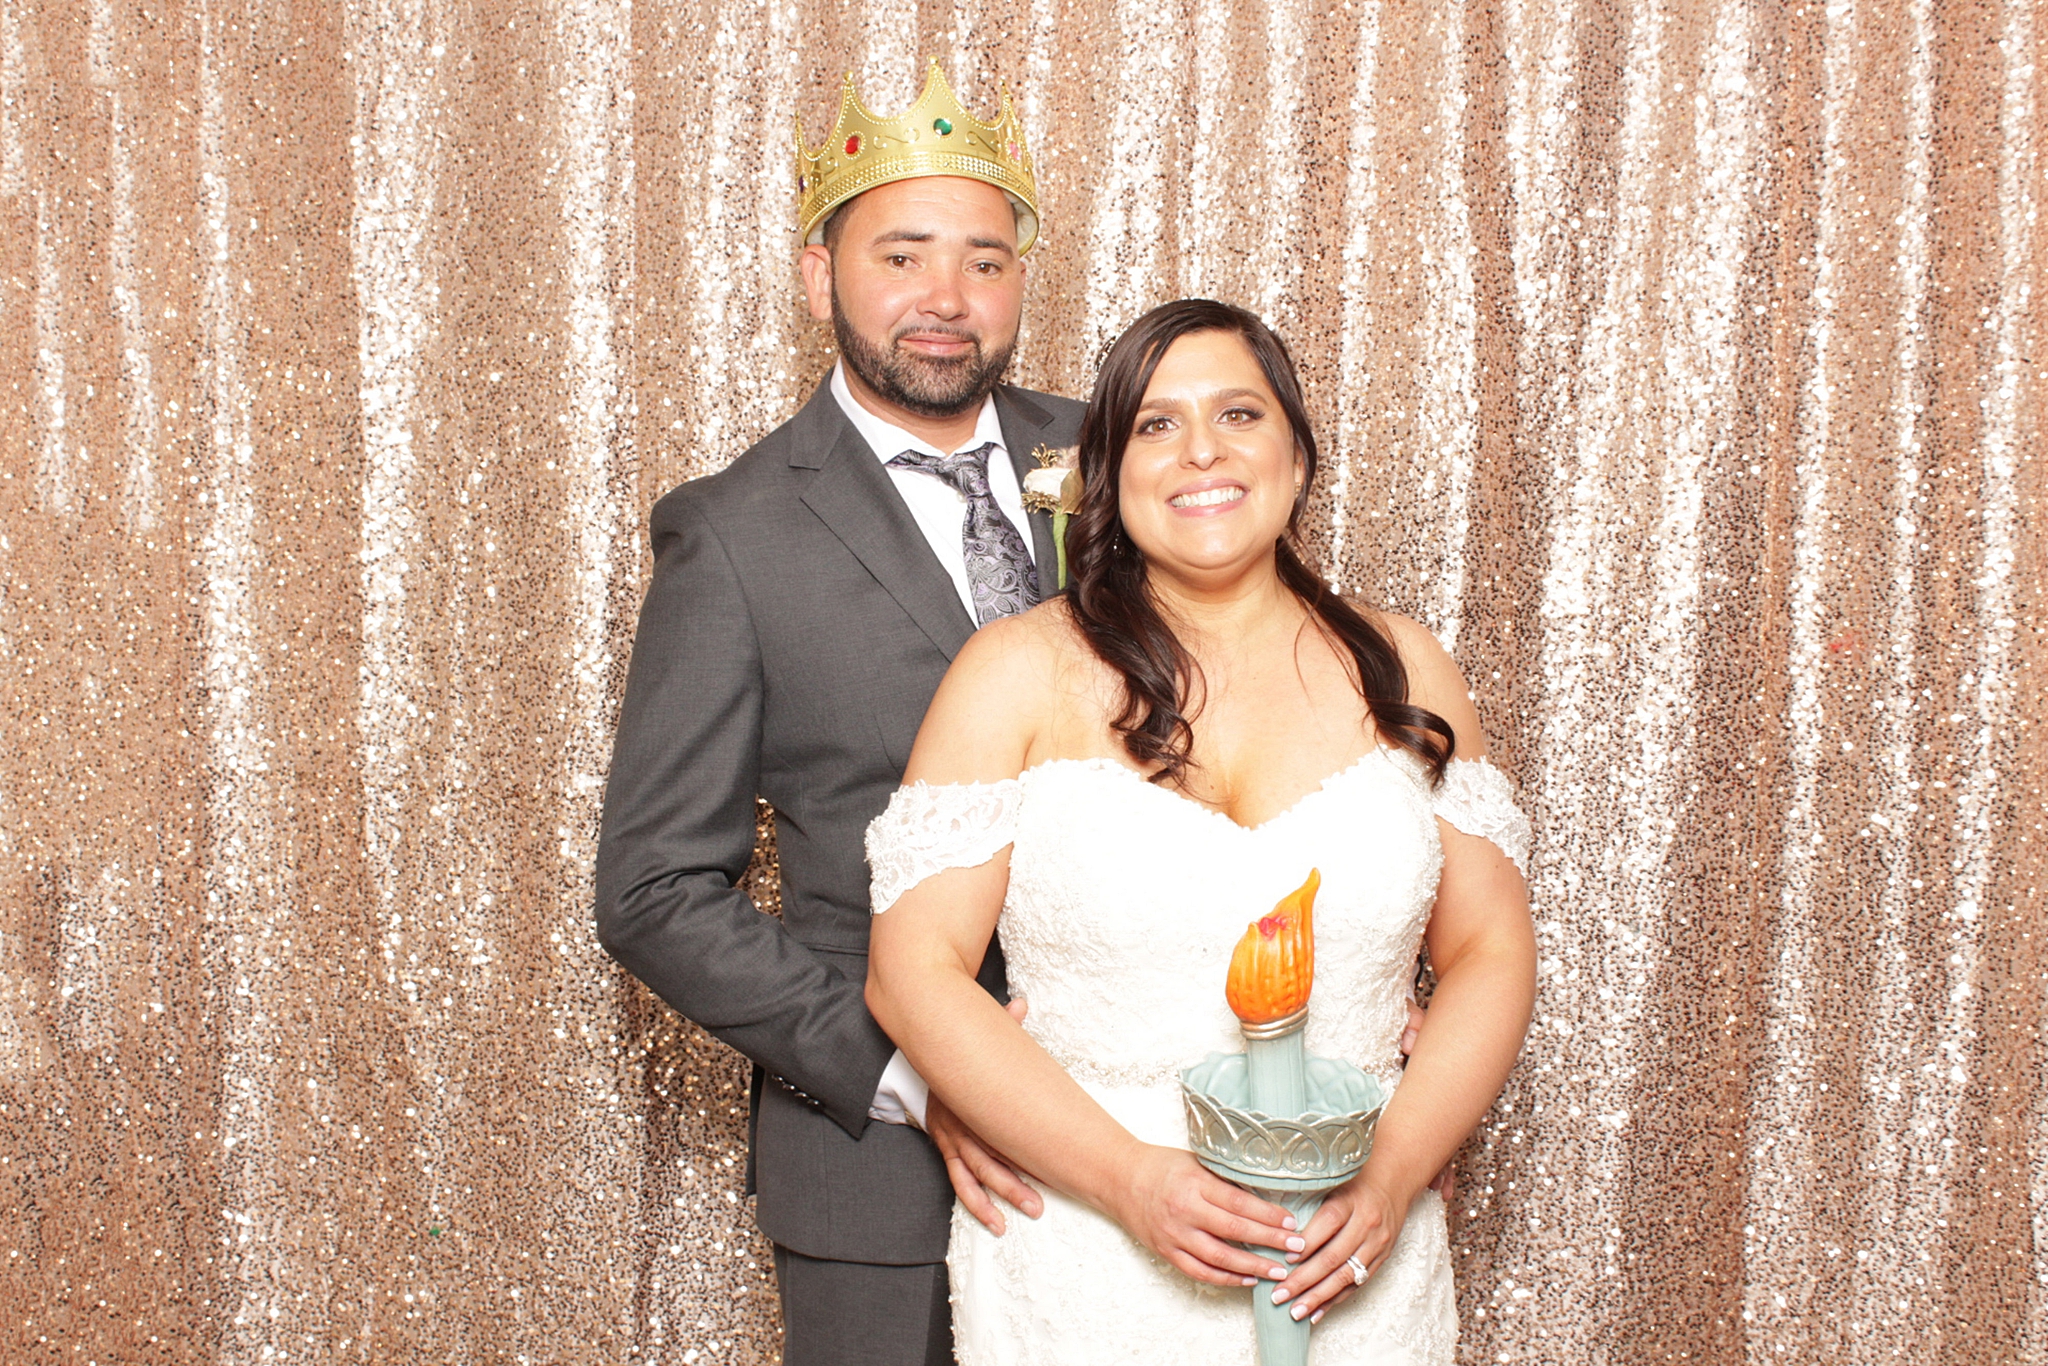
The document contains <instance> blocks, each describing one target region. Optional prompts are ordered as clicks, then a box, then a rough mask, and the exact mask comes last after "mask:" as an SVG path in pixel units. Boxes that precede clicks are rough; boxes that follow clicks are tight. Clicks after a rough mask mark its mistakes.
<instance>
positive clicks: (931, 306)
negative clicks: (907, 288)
mask: <svg viewBox="0 0 2048 1366" xmlns="http://www.w3.org/2000/svg"><path fill="white" fill-rule="evenodd" d="M917 311H918V312H920V313H922V314H924V315H925V316H927V317H931V318H938V319H941V320H943V321H945V322H957V321H959V320H960V319H961V318H963V317H965V316H966V315H967V295H966V293H965V292H964V291H963V290H962V289H961V288H960V282H959V281H958V280H956V279H954V278H953V277H952V276H951V275H948V274H941V275H939V276H937V277H936V278H934V279H932V280H931V281H930V283H929V284H928V285H927V287H926V289H925V293H924V297H923V298H922V299H919V300H918V303H917Z"/></svg>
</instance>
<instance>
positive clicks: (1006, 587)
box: [889, 441, 1038, 626]
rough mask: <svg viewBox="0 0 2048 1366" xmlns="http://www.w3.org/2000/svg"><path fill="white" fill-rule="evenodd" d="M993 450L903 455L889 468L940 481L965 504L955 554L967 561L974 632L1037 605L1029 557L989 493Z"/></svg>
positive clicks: (1035, 573) (1035, 581)
mask: <svg viewBox="0 0 2048 1366" xmlns="http://www.w3.org/2000/svg"><path fill="white" fill-rule="evenodd" d="M995 448H996V443H995V442H993V441H989V442H985V443H984V444H982V445H979V446H976V447H975V448H974V449H973V450H971V451H955V452H954V453H953V454H951V455H927V454H926V453H924V452H923V451H905V452H903V454H901V455H899V456H897V457H896V458H895V459H894V460H891V461H890V462H889V463H890V464H891V465H896V466H900V467H901V468H903V469H911V470H919V471H922V472H923V473H925V474H929V475H931V476H933V477H934V478H937V479H943V480H945V481H946V482H947V483H949V484H951V485H952V486H953V487H954V488H955V489H956V490H958V491H959V494H960V496H961V497H962V498H965V499H966V500H967V525H966V527H965V529H964V530H963V531H962V532H961V534H960V548H961V550H962V551H963V552H964V554H965V556H966V559H967V589H968V592H969V593H971V594H972V595H973V598H974V615H975V624H976V625H978V626H986V625H988V624H989V623H990V622H992V621H994V620H995V619H996V618H997V617H1007V616H1010V615H1012V614H1013V613H1016V612H1021V611H1023V610H1024V609H1025V608H1027V607H1029V606H1031V605H1032V604H1033V603H1035V602H1037V601H1038V570H1037V569H1036V568H1035V567H1034V566H1033V565H1032V563H1031V553H1030V552H1029V551H1028V550H1026V549H1025V548H1024V538H1023V537H1022V536H1020V535H1018V534H1017V528H1016V527H1015V526H1013V525H1011V523H1010V519H1009V518H1007V517H1005V516H1003V510H1002V509H1001V508H999V507H997V506H996V499H995V495H994V494H993V493H990V492H989V487H988V454H989V452H990V451H992V450H994V449H995Z"/></svg>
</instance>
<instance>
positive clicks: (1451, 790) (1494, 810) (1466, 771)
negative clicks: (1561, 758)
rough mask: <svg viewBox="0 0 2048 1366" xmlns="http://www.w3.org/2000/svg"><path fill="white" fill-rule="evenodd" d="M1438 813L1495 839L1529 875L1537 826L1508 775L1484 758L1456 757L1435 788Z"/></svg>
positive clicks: (1468, 830) (1464, 828)
mask: <svg viewBox="0 0 2048 1366" xmlns="http://www.w3.org/2000/svg"><path fill="white" fill-rule="evenodd" d="M1436 814H1437V815H1439V816H1441V817H1443V818H1444V819H1445V820H1446V821H1449V822H1450V823H1451V824H1452V825H1454V826H1456V827H1457V828H1458V829H1460V830H1462V831H1464V832H1465V833H1466V834H1468V835H1477V836H1479V838H1481V839H1486V840H1492V841H1493V842H1494V843H1495V844H1496V845H1498V846H1499V847H1500V851H1501V852H1502V853H1503V854H1506V855H1507V856H1508V857H1509V858H1511V859H1513V860H1514V862H1515V867H1516V868H1518V869H1520V870H1521V873H1522V876H1523V877H1525V878H1526V877H1527V876H1529V850H1530V848H1531V847H1532V846H1533V845H1534V844H1535V842H1536V837H1535V832H1534V830H1533V829H1532V828H1531V827H1530V825H1529V818H1528V817H1527V816H1525V815H1523V814H1522V808H1520V807H1519V806H1516V805H1515V788H1514V784H1512V783H1510V782H1509V781H1508V779H1507V775H1506V774H1505V773H1502V772H1501V771H1500V770H1499V769H1497V768H1495V767H1494V766H1493V765H1492V764H1490V763H1488V762H1487V761H1486V760H1484V759H1453V760H1451V762H1450V765H1449V766H1448V767H1447V768H1445V770H1444V780H1443V782H1442V783H1441V784H1440V785H1438V787H1437V790H1436Z"/></svg>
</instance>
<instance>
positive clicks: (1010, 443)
mask: <svg viewBox="0 0 2048 1366" xmlns="http://www.w3.org/2000/svg"><path fill="white" fill-rule="evenodd" d="M996 418H997V420H998V421H999V422H1000V423H1001V424H1002V428H1003V445H1005V446H1007V447H1008V448H1009V451H1010V464H1011V465H1012V466H1013V467H1015V469H1016V471H1017V483H1018V485H1019V486H1020V487H1021V486H1022V485H1023V483H1024V476H1025V475H1026V474H1029V473H1030V472H1031V471H1032V470H1035V469H1037V468H1038V461H1036V460H1034V459H1033V458H1032V456H1031V453H1032V452H1033V451H1035V450H1037V449H1038V447H1039V446H1040V445H1041V444H1042V443H1043V442H1044V441H1045V429H1046V428H1047V427H1048V426H1050V425H1051V423H1052V415H1051V414H1050V413H1048V412H1046V411H1045V409H1043V408H1041V407H1039V406H1038V405H1037V404H1036V403H1033V402H1032V401H1031V400H1030V399H1028V398H1025V397H1023V396H1022V395H1021V394H1019V393H1018V392H1017V391H1016V390H1015V389H1012V388H1011V387H1010V386H1009V385H1007V384H1004V385H998V386H997V387H996ZM1025 515H1026V518H1027V519H1028V520H1029V521H1030V523H1031V557H1032V558H1033V559H1034V560H1036V561H1037V562H1038V588H1039V594H1040V596H1041V597H1048V598H1049V597H1051V596H1052V595H1053V594H1054V593H1055V592H1056V591H1058V589H1059V584H1058V582H1056V580H1057V579H1058V578H1059V572H1060V571H1059V559H1058V555H1057V550H1058V547H1056V546H1055V545H1053V541H1052V515H1051V514H1050V513H1045V512H1032V513H1027V514H1025Z"/></svg>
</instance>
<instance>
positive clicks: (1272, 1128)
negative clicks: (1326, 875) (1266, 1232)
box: [1181, 869, 1385, 1366]
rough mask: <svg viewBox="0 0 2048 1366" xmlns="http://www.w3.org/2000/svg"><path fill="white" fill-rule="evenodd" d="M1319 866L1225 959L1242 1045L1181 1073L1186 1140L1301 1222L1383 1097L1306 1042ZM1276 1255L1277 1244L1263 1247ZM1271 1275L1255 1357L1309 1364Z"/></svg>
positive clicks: (1351, 1164) (1360, 1159) (1365, 1137)
mask: <svg viewBox="0 0 2048 1366" xmlns="http://www.w3.org/2000/svg"><path fill="white" fill-rule="evenodd" d="M1321 886H1322V876H1321V874H1320V873H1318V872H1317V871H1316V870H1314V869H1310V870H1309V875H1308V879H1307V880H1306V881H1305V882H1303V883H1302V884H1301V886H1299V887H1297V888H1295V889H1294V890H1293V891H1292V892H1289V893H1288V894H1287V895H1286V896H1285V897H1282V898H1281V900H1280V904H1279V905H1277V906H1275V907H1274V908H1273V910H1272V912H1271V913H1270V914H1267V915H1263V916H1260V917H1259V918H1258V919H1257V920H1254V921H1253V922H1252V923H1251V924H1250V925H1249V926H1248V927H1246V929H1245V932H1244V937H1243V938H1242V939H1240V940H1239V941H1238V944H1237V949H1236V951H1235V952H1234V953H1233V954H1232V955H1231V958H1230V975H1229V978H1228V979H1227V981H1226V982H1225V985H1224V997H1225V999H1226V1000H1228V1001H1229V1003H1230V1009H1231V1012H1232V1013H1233V1014H1235V1015H1236V1016H1237V1019H1238V1024H1239V1026H1240V1028H1241V1029H1242V1030H1243V1032H1244V1041H1245V1051H1244V1052H1242V1053H1211V1054H1210V1055H1209V1056H1208V1057H1207V1058H1204V1059H1203V1060H1202V1061H1201V1062H1199V1063H1196V1064H1195V1065H1194V1066H1193V1067H1190V1068H1188V1069H1186V1070H1185V1071H1183V1072H1182V1073H1181V1099H1182V1101H1183V1103H1184V1104H1185V1106H1186V1109H1187V1118H1188V1146H1189V1148H1190V1149H1192V1150H1193V1152H1194V1154H1195V1157H1196V1158H1197V1159H1199V1160H1200V1161H1201V1163H1202V1165H1204V1166H1206V1167H1208V1168H1209V1169H1210V1170H1211V1171H1213V1172H1215V1173H1216V1174H1217V1175H1219V1176H1222V1177H1224V1178H1225V1179H1226V1180H1230V1181H1235V1182H1237V1183H1238V1184H1239V1185H1242V1186H1245V1187H1247V1188H1248V1189H1250V1190H1252V1191H1255V1192H1256V1193H1257V1194H1259V1195H1260V1196H1262V1197H1264V1198H1265V1199H1267V1200H1270V1201H1272V1202H1273V1203H1274V1204H1276V1205H1279V1206H1281V1207H1282V1208H1283V1209H1285V1210H1287V1211H1288V1213H1290V1214H1292V1215H1293V1216H1294V1219H1295V1223H1296V1225H1297V1226H1299V1227H1301V1228H1307V1227H1308V1222H1309V1220H1310V1219H1311V1218H1312V1217H1314V1215H1315V1212H1316V1209H1317V1208H1318V1207H1319V1206H1320V1205H1321V1204H1322V1203H1323V1196H1324V1194H1326V1193H1327V1192H1328V1191H1330V1190H1332V1189H1334V1188H1336V1187H1337V1186H1339V1185H1342V1184H1343V1183H1344V1182H1345V1181H1347V1180H1349V1179H1350V1178H1351V1177H1352V1175H1354V1174H1355V1173H1356V1172H1357V1171H1358V1169H1359V1168H1360V1167H1363V1166H1364V1165H1365V1159H1366V1157H1367V1155H1368V1154H1369V1153H1370V1152H1371V1151H1372V1133H1373V1127H1374V1125H1375V1124H1377V1123H1378V1120H1379V1115H1380V1109H1381V1107H1382V1105H1383V1104H1384V1103H1385V1097H1384V1094H1383V1093H1382V1091H1381V1089H1380V1086H1379V1083H1378V1082H1376V1081H1374V1080H1373V1079H1372V1078H1371V1077H1369V1076H1367V1075H1366V1074H1365V1073H1364V1072H1361V1071H1360V1070H1359V1069H1358V1068H1356V1067H1354V1066H1352V1065H1351V1064H1350V1063H1346V1062H1339V1061H1337V1060H1335V1059H1332V1058H1320V1057H1317V1056H1315V1055H1314V1054H1312V1053H1310V1052H1309V1051H1308V1049H1307V1047H1306V1046H1305V1042H1304V1039H1303V1031H1304V1029H1305V1028H1306V1026H1307V1024H1308V1004H1309V994H1310V992H1311V991H1312V990H1313V989H1314V986H1315V969H1316V945H1315V902H1316V891H1317V889H1318V888H1320V887H1321ZM1262 1250H1263V1251H1265V1252H1266V1253H1268V1254H1269V1255H1270V1256H1271V1257H1272V1258H1273V1260H1274V1262H1275V1263H1276V1264H1284V1262H1285V1255H1284V1253H1283V1252H1282V1251H1281V1250H1279V1249H1277V1248H1266V1249H1262ZM1272 1294H1273V1283H1272V1282H1270V1281H1262V1282H1260V1283H1259V1285H1258V1286H1257V1287H1255V1288H1254V1289H1253V1291H1252V1322H1253V1325H1254V1328H1255V1330H1256V1332H1257V1337H1258V1344H1259V1361H1260V1363H1261V1366H1307V1362H1308V1341H1309V1324H1308V1321H1307V1320H1306V1319H1303V1320H1299V1321H1297V1320H1295V1319H1294V1318H1293V1317H1292V1316H1291V1314H1290V1312H1289V1311H1290V1310H1291V1309H1292V1308H1293V1305H1292V1304H1284V1305H1281V1304H1274V1303H1273V1298H1272Z"/></svg>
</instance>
